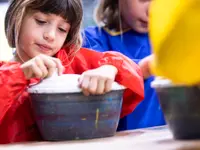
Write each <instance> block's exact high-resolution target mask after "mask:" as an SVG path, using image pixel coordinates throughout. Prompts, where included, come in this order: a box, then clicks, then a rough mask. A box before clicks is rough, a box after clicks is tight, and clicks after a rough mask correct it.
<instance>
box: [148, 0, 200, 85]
mask: <svg viewBox="0 0 200 150" xmlns="http://www.w3.org/2000/svg"><path fill="white" fill-rule="evenodd" d="M149 27H150V38H151V42H152V46H153V51H154V54H155V59H154V61H153V62H152V64H151V69H152V71H153V73H154V74H155V75H157V76H164V77H167V78H169V79H171V80H172V81H173V82H174V83H181V84H187V85H193V84H196V83H199V82H200V0H154V1H153V2H152V5H151V7H150V25H149Z"/></svg>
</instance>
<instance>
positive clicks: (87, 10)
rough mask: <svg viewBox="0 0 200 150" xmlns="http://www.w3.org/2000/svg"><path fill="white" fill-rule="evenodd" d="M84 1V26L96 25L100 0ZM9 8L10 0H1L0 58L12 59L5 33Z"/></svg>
mask: <svg viewBox="0 0 200 150" xmlns="http://www.w3.org/2000/svg"><path fill="white" fill-rule="evenodd" d="M82 1H83V6H84V7H83V10H84V18H83V28H85V27H87V26H90V25H95V23H94V20H93V10H94V8H95V5H96V3H97V1H98V0H82ZM7 8H8V0H0V33H1V34H0V60H10V59H11V58H12V51H13V50H12V49H11V48H10V47H9V46H8V44H7V40H6V38H5V33H4V16H5V13H6V10H7Z"/></svg>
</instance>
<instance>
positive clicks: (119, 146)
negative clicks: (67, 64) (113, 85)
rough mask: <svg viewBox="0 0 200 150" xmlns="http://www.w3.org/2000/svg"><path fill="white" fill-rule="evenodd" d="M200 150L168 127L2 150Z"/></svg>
mask: <svg viewBox="0 0 200 150" xmlns="http://www.w3.org/2000/svg"><path fill="white" fill-rule="evenodd" d="M1 149H3V150H10V149H12V150H39V149H43V150H199V149H200V140H196V141H178V140H174V139H173V137H172V134H171V133H170V131H169V129H168V128H167V127H166V126H162V127H155V128H146V129H139V130H131V131H125V132H118V133H117V134H116V135H115V136H114V137H110V138H102V139H94V140H85V141H70V142H69V141H68V142H39V143H27V144H23V143H22V144H15V145H1V146H0V150H1Z"/></svg>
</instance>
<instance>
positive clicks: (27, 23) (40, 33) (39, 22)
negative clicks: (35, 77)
mask: <svg viewBox="0 0 200 150" xmlns="http://www.w3.org/2000/svg"><path fill="white" fill-rule="evenodd" d="M69 30H70V24H69V23H67V21H66V20H64V19H63V18H62V17H60V16H57V15H54V14H44V13H41V12H38V11H37V12H29V13H28V14H27V15H25V17H24V19H23V21H22V25H21V29H20V33H19V42H18V47H17V53H18V54H19V55H20V57H21V58H22V59H23V61H27V60H29V59H31V58H33V57H35V56H37V55H39V54H45V55H48V56H54V55H55V54H56V53H57V52H58V51H59V50H60V49H61V48H62V46H63V44H64V42H65V40H66V38H67V34H68V32H69Z"/></svg>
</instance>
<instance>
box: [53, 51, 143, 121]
mask: <svg viewBox="0 0 200 150" xmlns="http://www.w3.org/2000/svg"><path fill="white" fill-rule="evenodd" d="M66 51H67V50H66V49H63V50H61V51H60V52H59V53H58V54H57V57H58V58H60V59H61V61H62V63H63V65H64V66H69V64H68V63H69V61H66V60H67V59H66V57H67V54H66ZM103 65H113V66H115V67H116V68H117V69H118V71H117V75H116V78H115V81H116V82H118V83H120V84H122V85H123V86H125V87H127V89H126V90H125V92H124V101H123V107H122V112H121V117H124V116H126V115H128V114H129V113H131V112H132V111H133V110H134V109H135V107H136V106H137V105H138V104H139V103H140V102H141V101H142V100H143V98H144V83H143V76H142V73H141V71H140V69H139V67H138V65H137V64H136V63H134V62H133V61H132V60H131V59H129V58H128V57H126V56H124V55H123V54H121V53H118V52H111V51H110V52H104V53H101V52H97V51H93V50H89V49H86V48H81V49H80V50H79V52H77V53H76V56H75V57H74V59H73V61H72V63H71V65H70V67H72V69H73V70H74V72H75V73H76V74H82V73H83V72H85V71H87V70H90V69H95V68H98V67H100V66H103Z"/></svg>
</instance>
